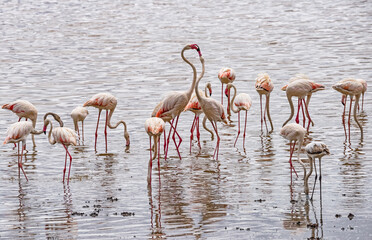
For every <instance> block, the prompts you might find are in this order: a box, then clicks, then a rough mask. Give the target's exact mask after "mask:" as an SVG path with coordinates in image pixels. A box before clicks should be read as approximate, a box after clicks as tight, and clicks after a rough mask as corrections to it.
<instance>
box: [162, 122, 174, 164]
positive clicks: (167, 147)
mask: <svg viewBox="0 0 372 240" xmlns="http://www.w3.org/2000/svg"><path fill="white" fill-rule="evenodd" d="M173 121H174V119H172V121H170V122H169V124H170V125H171V127H170V128H169V133H168V139H167V141H166V143H167V144H166V145H167V146H166V150H165V155H164V160H167V155H168V149H169V141H170V136H171V133H172V124H173Z"/></svg>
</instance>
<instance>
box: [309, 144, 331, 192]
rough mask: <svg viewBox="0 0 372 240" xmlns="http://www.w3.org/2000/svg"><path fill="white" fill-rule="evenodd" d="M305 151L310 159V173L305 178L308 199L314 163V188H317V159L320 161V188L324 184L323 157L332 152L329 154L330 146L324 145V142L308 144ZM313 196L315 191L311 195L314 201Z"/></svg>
mask: <svg viewBox="0 0 372 240" xmlns="http://www.w3.org/2000/svg"><path fill="white" fill-rule="evenodd" d="M305 151H306V154H307V156H308V157H309V160H310V172H309V174H308V175H306V174H305V175H306V177H305V193H306V197H308V195H309V187H308V179H309V177H310V175H311V173H312V171H313V163H314V168H315V181H314V186H315V182H316V180H317V178H318V173H317V171H316V164H315V158H318V159H319V181H320V186H321V184H322V165H321V160H322V157H323V156H325V155H329V154H330V152H329V149H328V146H327V145H326V144H325V143H322V142H311V143H309V144H307V145H306V147H305ZM305 171H306V170H305ZM313 194H314V190H313V193H312V195H311V199H313Z"/></svg>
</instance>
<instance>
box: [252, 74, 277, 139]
mask: <svg viewBox="0 0 372 240" xmlns="http://www.w3.org/2000/svg"><path fill="white" fill-rule="evenodd" d="M255 88H256V91H257V93H258V94H259V95H260V106H261V130H262V125H263V122H264V121H265V126H266V130H267V123H266V115H267V117H268V119H269V122H270V126H271V132H272V131H273V130H274V127H273V123H272V121H271V116H270V110H269V104H270V93H271V92H272V91H273V89H274V85H273V83H272V81H271V79H270V77H269V74H267V73H260V74H258V76H257V78H256V83H255ZM262 95H265V96H266V105H265V110H264V112H263V114H262ZM262 115H263V116H262Z"/></svg>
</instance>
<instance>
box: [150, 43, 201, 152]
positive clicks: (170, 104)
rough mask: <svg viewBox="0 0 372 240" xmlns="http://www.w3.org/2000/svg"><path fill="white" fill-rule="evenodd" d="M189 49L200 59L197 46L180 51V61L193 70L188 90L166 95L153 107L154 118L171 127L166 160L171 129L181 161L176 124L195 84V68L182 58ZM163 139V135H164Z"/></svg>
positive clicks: (188, 46) (186, 47)
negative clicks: (194, 51)
mask: <svg viewBox="0 0 372 240" xmlns="http://www.w3.org/2000/svg"><path fill="white" fill-rule="evenodd" d="M190 49H195V50H196V51H197V52H198V53H199V57H200V58H202V54H201V51H200V48H199V46H198V45H197V44H191V45H186V46H185V47H184V48H183V49H182V51H181V57H182V59H183V60H184V61H185V62H186V63H187V64H189V65H190V66H191V68H192V70H193V80H192V83H191V86H190V89H189V90H188V91H185V92H171V93H168V94H167V96H166V97H165V98H164V99H163V100H162V101H161V102H160V103H159V104H158V105H157V106H156V107H155V110H154V112H155V111H156V110H157V112H156V114H155V117H160V118H162V119H163V120H164V121H165V122H169V124H170V126H171V128H170V129H169V133H168V140H167V142H166V149H165V157H164V158H165V159H166V158H167V153H168V148H169V138H170V135H171V132H172V129H173V130H174V133H173V136H172V139H173V142H174V143H175V145H176V149H177V153H178V156H179V158H180V159H181V154H180V152H179V146H180V145H181V142H182V138H181V136H180V135H179V134H178V132H177V124H178V119H179V116H180V114H181V113H182V112H183V110H184V109H185V107H186V105H187V104H188V102H189V101H190V98H191V94H192V93H193V91H194V87H195V82H196V68H195V66H194V65H193V64H192V63H191V62H190V61H189V60H187V59H186V58H185V56H184V52H185V51H186V50H190ZM154 112H153V113H154ZM174 120H175V121H176V122H175V124H173V123H174ZM176 134H177V136H178V138H179V143H178V145H177V143H176V139H175V135H176ZM164 138H165V135H164Z"/></svg>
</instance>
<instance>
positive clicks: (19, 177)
mask: <svg viewBox="0 0 372 240" xmlns="http://www.w3.org/2000/svg"><path fill="white" fill-rule="evenodd" d="M14 144H16V143H14ZM16 146H17V144H16ZM17 157H18V160H17V162H18V179H21V170H20V167H19V158H20V157H21V156H20V155H19V142H18V150H17Z"/></svg>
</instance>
